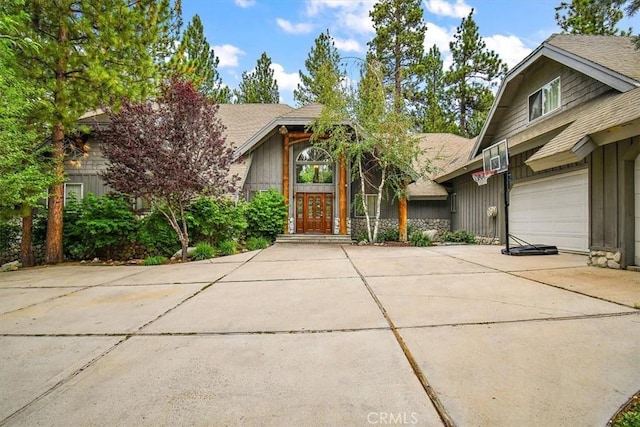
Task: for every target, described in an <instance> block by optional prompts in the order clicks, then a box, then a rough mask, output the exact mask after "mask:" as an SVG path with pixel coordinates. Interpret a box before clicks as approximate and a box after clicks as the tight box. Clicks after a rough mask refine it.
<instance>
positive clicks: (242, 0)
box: [235, 0, 256, 8]
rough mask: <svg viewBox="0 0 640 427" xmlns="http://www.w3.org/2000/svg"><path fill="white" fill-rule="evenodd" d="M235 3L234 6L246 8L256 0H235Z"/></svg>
mask: <svg viewBox="0 0 640 427" xmlns="http://www.w3.org/2000/svg"><path fill="white" fill-rule="evenodd" d="M235 3H236V6H240V7H242V8H247V7H251V6H253V5H254V4H256V0H235Z"/></svg>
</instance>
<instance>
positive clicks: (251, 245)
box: [247, 237, 269, 251]
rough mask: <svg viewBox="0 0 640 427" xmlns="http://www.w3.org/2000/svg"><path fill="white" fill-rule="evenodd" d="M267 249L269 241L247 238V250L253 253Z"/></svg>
mask: <svg viewBox="0 0 640 427" xmlns="http://www.w3.org/2000/svg"><path fill="white" fill-rule="evenodd" d="M267 247H269V240H267V239H265V238H264V237H249V238H248V239H247V249H248V250H250V251H255V250H258V249H264V248H267Z"/></svg>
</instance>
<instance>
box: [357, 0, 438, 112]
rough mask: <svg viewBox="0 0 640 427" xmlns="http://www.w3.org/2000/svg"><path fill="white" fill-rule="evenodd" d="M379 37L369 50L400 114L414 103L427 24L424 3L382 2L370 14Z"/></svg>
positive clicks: (382, 0) (376, 36)
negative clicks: (378, 66) (379, 67)
mask: <svg viewBox="0 0 640 427" xmlns="http://www.w3.org/2000/svg"><path fill="white" fill-rule="evenodd" d="M369 16H370V17H371V19H372V21H373V28H374V29H375V31H376V35H375V37H374V38H373V40H371V41H370V42H369V51H370V53H372V54H373V55H374V57H375V59H376V60H377V61H379V62H380V63H381V64H382V67H383V70H384V80H383V82H384V84H385V86H386V87H387V90H388V93H389V95H390V96H391V98H392V99H393V105H394V108H395V109H396V111H397V112H400V111H401V110H402V109H404V108H405V105H406V102H407V101H408V102H409V103H411V102H413V100H414V96H415V93H416V88H417V86H418V84H419V74H418V71H419V65H420V62H421V61H422V57H423V54H424V37H425V32H426V31H427V26H426V25H425V23H424V19H423V11H422V7H421V5H420V0H380V1H379V2H378V3H376V4H375V5H374V6H373V10H372V11H371V12H369Z"/></svg>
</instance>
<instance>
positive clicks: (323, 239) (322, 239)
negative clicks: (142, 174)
mask: <svg viewBox="0 0 640 427" xmlns="http://www.w3.org/2000/svg"><path fill="white" fill-rule="evenodd" d="M276 243H310V244H330V245H350V244H352V243H353V240H352V239H351V236H343V235H336V234H280V235H278V237H276Z"/></svg>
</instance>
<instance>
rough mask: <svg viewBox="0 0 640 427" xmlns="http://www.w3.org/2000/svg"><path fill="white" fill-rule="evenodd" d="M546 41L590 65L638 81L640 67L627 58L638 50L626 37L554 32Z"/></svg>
mask: <svg viewBox="0 0 640 427" xmlns="http://www.w3.org/2000/svg"><path fill="white" fill-rule="evenodd" d="M547 43H548V44H549V45H551V46H555V47H557V48H559V49H562V50H563V51H565V52H569V53H572V54H573V55H575V56H577V57H579V58H583V59H584V60H586V61H588V62H590V63H591V65H592V66H593V65H596V64H597V65H600V66H602V67H604V68H606V69H608V70H611V71H612V72H614V73H617V74H619V75H620V76H625V77H628V78H629V79H632V80H634V81H636V82H638V81H640V67H638V64H637V63H635V64H634V62H633V61H629V58H632V57H638V52H637V50H636V48H635V45H634V43H632V42H631V40H629V38H628V37H619V36H596V35H587V34H583V35H576V34H554V35H552V36H551V37H549V39H547Z"/></svg>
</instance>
